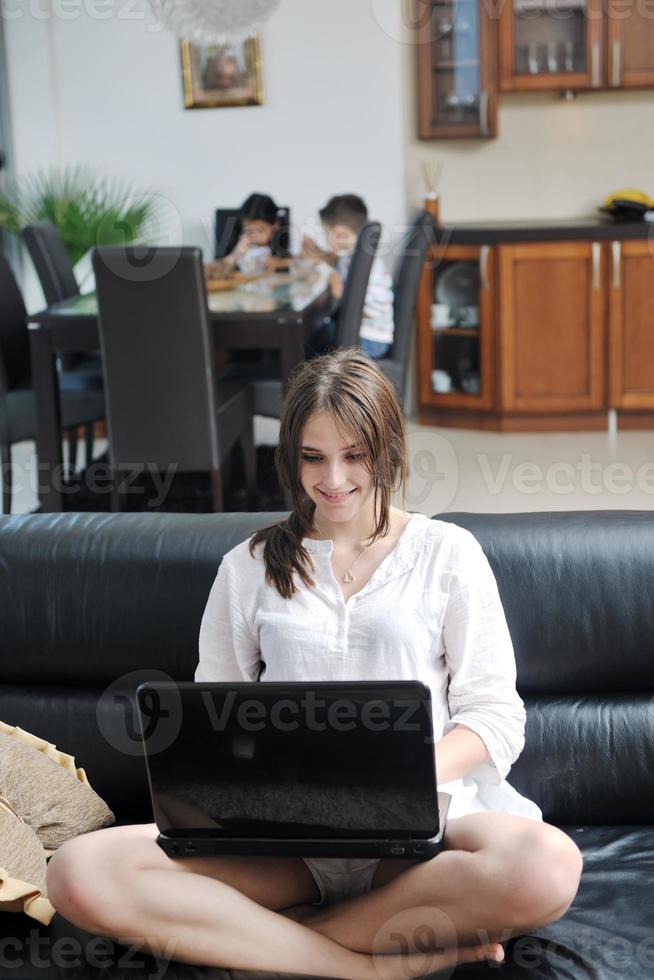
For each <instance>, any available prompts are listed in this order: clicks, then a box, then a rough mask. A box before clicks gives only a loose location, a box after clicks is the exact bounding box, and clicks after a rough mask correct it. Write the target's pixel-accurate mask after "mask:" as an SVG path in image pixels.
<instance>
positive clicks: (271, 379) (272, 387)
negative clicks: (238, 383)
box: [224, 221, 381, 418]
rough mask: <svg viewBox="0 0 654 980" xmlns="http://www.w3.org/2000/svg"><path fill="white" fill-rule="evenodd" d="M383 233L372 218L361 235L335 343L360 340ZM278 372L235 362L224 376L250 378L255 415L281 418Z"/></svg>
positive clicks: (338, 315)
mask: <svg viewBox="0 0 654 980" xmlns="http://www.w3.org/2000/svg"><path fill="white" fill-rule="evenodd" d="M380 237H381V225H380V224H379V222H378V221H371V222H369V223H368V224H366V225H364V226H363V228H362V229H361V231H360V232H359V234H358V236H357V242H356V245H355V247H354V252H353V253H352V260H351V262H350V268H349V270H348V274H347V279H346V281H345V288H344V290H343V296H342V298H341V302H340V303H339V306H338V310H337V312H336V314H335V315H336V341H335V345H334V346H335V347H356V346H357V345H358V343H359V334H360V331H361V318H362V316H363V308H364V304H365V301H366V292H367V290H368V281H369V279H370V272H371V270H372V265H373V262H374V261H375V256H376V254H377V249H378V246H379V239H380ZM306 347H307V350H308V351H309V350H310V348H311V339H310V338H309V340H308V341H307V345H306ZM278 373H279V367H278V366H276V365H274V364H273V365H271V364H269V363H264V364H252V365H250V364H248V365H240V364H232V365H230V367H229V368H228V369H227V371H226V372H225V375H224V376H225V377H227V378H230V379H234V380H235V379H241V380H245V379H248V380H250V381H251V382H252V387H253V390H254V413H255V415H263V416H266V417H268V418H279V417H280V415H281V411H282V398H283V394H284V390H283V385H282V382H281V379H280V378H279V376H278ZM275 375H276V376H275Z"/></svg>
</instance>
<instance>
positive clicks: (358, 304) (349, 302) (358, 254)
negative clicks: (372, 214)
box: [336, 221, 381, 347]
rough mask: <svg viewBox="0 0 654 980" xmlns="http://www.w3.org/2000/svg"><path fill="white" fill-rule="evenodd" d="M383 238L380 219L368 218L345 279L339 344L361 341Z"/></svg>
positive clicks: (352, 345) (340, 311) (339, 314)
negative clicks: (369, 283)
mask: <svg viewBox="0 0 654 980" xmlns="http://www.w3.org/2000/svg"><path fill="white" fill-rule="evenodd" d="M380 237H381V225H380V224H379V222H378V221H369V222H368V223H367V224H365V225H364V226H363V228H362V229H361V231H360V232H359V235H358V237H357V242H356V245H355V246H354V252H353V253H352V259H351V261H350V268H349V270H348V273H347V278H346V280H345V288H344V290H343V297H342V299H341V302H340V306H339V308H338V316H337V324H336V345H337V347H356V346H357V345H358V343H359V333H360V332H361V318H362V317H363V308H364V306H365V302H366V293H367V291H368V281H369V280H370V273H371V271H372V266H373V262H374V261H375V256H376V255H377V248H378V246H379V239H380Z"/></svg>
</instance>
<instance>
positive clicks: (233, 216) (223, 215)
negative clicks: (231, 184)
mask: <svg viewBox="0 0 654 980" xmlns="http://www.w3.org/2000/svg"><path fill="white" fill-rule="evenodd" d="M242 231H243V228H242V225H241V212H240V210H239V209H238V208H216V211H215V214H214V258H216V259H224V258H225V256H226V255H229V254H230V253H231V252H233V251H234V249H235V248H236V243H237V242H238V240H239V238H240V237H241V233H242ZM270 250H271V252H272V254H273V255H275V256H277V258H280V259H287V258H289V256H290V254H291V209H290V208H280V209H279V226H278V228H277V229H276V231H275V233H274V234H273V239H272V242H271V249H270Z"/></svg>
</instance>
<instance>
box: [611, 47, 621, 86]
mask: <svg viewBox="0 0 654 980" xmlns="http://www.w3.org/2000/svg"><path fill="white" fill-rule="evenodd" d="M621 62H622V43H621V41H620V39H619V38H616V40H615V41H614V42H613V59H612V63H611V85H612V86H613V87H614V88H619V87H620V83H621V81H622V78H621V75H622V65H621Z"/></svg>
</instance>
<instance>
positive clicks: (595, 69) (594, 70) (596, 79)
mask: <svg viewBox="0 0 654 980" xmlns="http://www.w3.org/2000/svg"><path fill="white" fill-rule="evenodd" d="M590 61H591V74H590V84H591V85H592V86H593V88H599V86H600V82H601V79H600V43H599V41H593V46H592V48H591V51H590Z"/></svg>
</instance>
